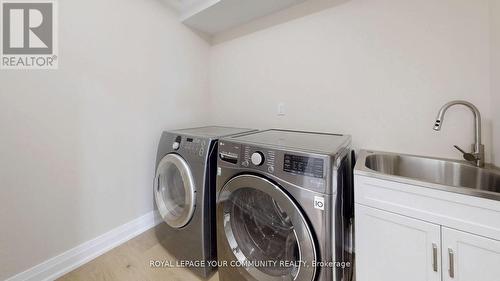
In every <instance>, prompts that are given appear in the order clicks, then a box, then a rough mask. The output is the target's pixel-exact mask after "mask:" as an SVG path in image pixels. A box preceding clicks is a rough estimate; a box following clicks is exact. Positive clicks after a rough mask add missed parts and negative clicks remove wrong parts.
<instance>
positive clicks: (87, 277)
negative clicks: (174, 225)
mask: <svg viewBox="0 0 500 281" xmlns="http://www.w3.org/2000/svg"><path fill="white" fill-rule="evenodd" d="M161 227H163V224H160V225H159V226H157V227H156V228H157V229H158V228H161ZM151 260H172V261H175V259H174V258H173V257H172V256H171V255H170V254H169V253H168V252H167V251H166V250H165V249H164V248H163V247H162V246H161V245H160V242H159V240H158V239H157V236H156V234H155V229H154V228H153V229H150V230H148V231H146V232H145V233H143V234H141V235H139V236H137V237H136V238H134V239H132V240H130V241H128V242H126V243H125V244H123V245H121V246H119V247H117V248H115V249H113V250H111V251H109V252H107V253H106V254H104V255H102V256H100V257H98V258H96V259H94V260H92V261H90V262H89V263H87V264H85V265H83V266H81V267H79V268H77V269H76V270H74V271H72V272H70V273H68V274H66V275H64V276H63V277H61V278H59V279H57V280H58V281H129V280H130V281H201V280H202V279H200V278H198V277H197V276H196V275H194V274H193V273H191V272H190V271H188V270H186V269H182V268H152V267H150V265H149V263H150V261H151ZM218 280H219V278H218V276H217V274H215V275H214V276H212V277H211V278H210V280H209V281H218Z"/></svg>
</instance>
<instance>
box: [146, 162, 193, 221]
mask: <svg viewBox="0 0 500 281" xmlns="http://www.w3.org/2000/svg"><path fill="white" fill-rule="evenodd" d="M154 185H155V187H154V190H155V192H154V193H155V200H156V205H157V206H158V211H159V213H160V215H161V217H162V218H163V220H164V221H165V222H166V223H167V224H168V225H170V226H171V227H173V228H182V227H184V226H186V225H187V224H188V223H189V221H190V220H191V218H192V217H193V213H194V209H195V199H196V188H195V184H194V179H193V175H192V173H191V170H190V168H189V165H188V164H187V162H186V161H185V160H184V159H183V158H182V157H181V156H179V155H177V154H167V155H166V156H165V157H163V159H162V160H161V161H160V163H159V164H158V169H157V170H156V177H155V184H154Z"/></svg>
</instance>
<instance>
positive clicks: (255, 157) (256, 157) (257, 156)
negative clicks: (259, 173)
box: [251, 151, 264, 166]
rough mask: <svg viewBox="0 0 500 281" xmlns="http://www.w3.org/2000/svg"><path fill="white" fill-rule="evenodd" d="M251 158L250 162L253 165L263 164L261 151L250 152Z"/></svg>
mask: <svg viewBox="0 0 500 281" xmlns="http://www.w3.org/2000/svg"><path fill="white" fill-rule="evenodd" d="M251 160H252V164H254V165H255V166H260V165H262V164H264V154H262V152H260V151H257V152H254V153H253V154H252V158H251Z"/></svg>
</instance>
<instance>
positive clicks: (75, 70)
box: [0, 0, 209, 280]
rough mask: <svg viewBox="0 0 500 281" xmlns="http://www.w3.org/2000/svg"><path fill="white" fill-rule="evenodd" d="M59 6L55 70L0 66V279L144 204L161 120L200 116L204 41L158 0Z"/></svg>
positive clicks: (180, 122) (185, 122)
mask: <svg viewBox="0 0 500 281" xmlns="http://www.w3.org/2000/svg"><path fill="white" fill-rule="evenodd" d="M59 9H60V11H59V15H60V18H59V19H60V20H59V22H60V33H59V40H60V45H59V49H60V64H59V70H57V71H0V128H1V129H0V155H1V156H0V280H3V279H5V278H7V277H9V276H11V275H13V274H15V273H18V272H21V271H23V270H25V269H27V268H30V267H31V266H33V265H35V264H38V263H39V262H41V261H44V260H46V259H48V258H50V257H53V256H55V255H57V254H59V253H61V252H63V251H66V250H68V249H70V248H72V247H74V246H76V245H78V244H80V243H82V242H84V241H87V240H90V239H92V238H94V237H96V236H98V235H100V234H103V233H104V232H106V231H108V230H110V229H112V228H114V227H117V226H119V225H121V224H123V223H126V222H129V221H130V220H132V219H134V218H137V217H139V216H141V215H143V214H145V213H147V212H149V211H151V210H152V209H153V199H152V192H150V190H151V184H152V178H153V175H154V162H155V156H156V146H157V142H158V140H159V137H160V133H161V131H162V130H163V129H166V128H174V127H185V126H193V125H199V124H198V122H199V121H200V120H205V119H206V117H207V109H206V108H205V105H206V103H207V98H208V95H207V88H208V71H207V70H208V69H207V63H208V57H209V46H208V45H207V44H206V43H205V42H204V41H202V40H201V39H200V38H199V37H197V36H196V35H195V34H194V33H192V32H191V31H190V30H189V29H187V28H186V27H184V26H182V25H181V24H180V23H178V21H177V18H176V16H175V15H174V14H173V13H171V12H170V10H169V9H168V7H166V6H165V4H164V3H163V2H162V1H161V0H144V1H135V0H108V1H99V0H86V1H59Z"/></svg>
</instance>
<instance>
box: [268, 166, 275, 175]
mask: <svg viewBox="0 0 500 281" xmlns="http://www.w3.org/2000/svg"><path fill="white" fill-rule="evenodd" d="M267 171H268V172H269V173H271V174H272V173H274V167H273V166H269V167H268V168H267Z"/></svg>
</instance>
